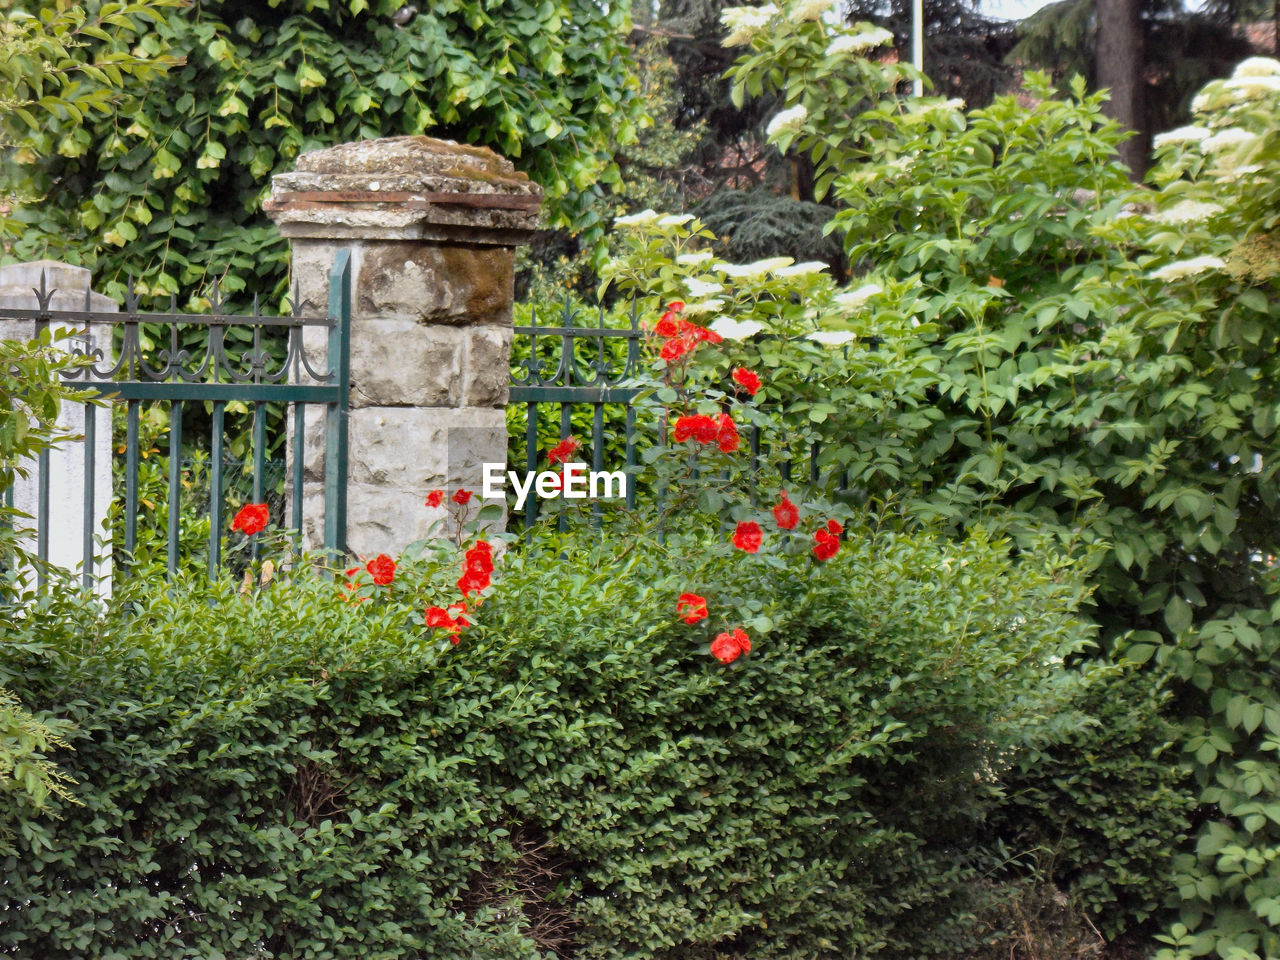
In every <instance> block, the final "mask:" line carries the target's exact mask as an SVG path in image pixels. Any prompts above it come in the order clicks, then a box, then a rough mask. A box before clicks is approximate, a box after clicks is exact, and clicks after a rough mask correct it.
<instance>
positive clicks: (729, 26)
mask: <svg viewBox="0 0 1280 960" xmlns="http://www.w3.org/2000/svg"><path fill="white" fill-rule="evenodd" d="M777 15H778V8H777V7H776V6H774V5H773V4H772V3H766V4H765V5H764V6H763V7H725V8H724V10H722V11H720V22H721V23H722V24H724V27H725V29H726V30H728V31H729V35H728V36H727V37H725V38H724V40H723V41H722V42H723V45H724V46H726V47H742V46H746V45H747V44H748V43H750V42H751V38H752V37H754V36H755V35H756V34H757V33H759V32H760V31H761V30H763V29H764V28H765V27H767V26H768V25H769V21H770V20H772V19H773V18H774V17H776V16H777Z"/></svg>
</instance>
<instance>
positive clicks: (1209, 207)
mask: <svg viewBox="0 0 1280 960" xmlns="http://www.w3.org/2000/svg"><path fill="white" fill-rule="evenodd" d="M1221 212H1222V207H1220V206H1218V205H1217V204H1216V203H1202V202H1201V201H1199V200H1180V201H1178V202H1177V203H1175V204H1174V205H1173V206H1172V207H1170V208H1169V209H1168V210H1162V211H1161V212H1160V213H1155V214H1152V215H1151V219H1152V220H1154V221H1155V222H1156V223H1174V224H1178V223H1199V222H1200V221H1202V220H1208V219H1209V218H1210V217H1212V216H1214V215H1215V214H1219V213H1221Z"/></svg>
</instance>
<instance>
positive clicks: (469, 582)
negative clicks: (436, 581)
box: [458, 570, 491, 597]
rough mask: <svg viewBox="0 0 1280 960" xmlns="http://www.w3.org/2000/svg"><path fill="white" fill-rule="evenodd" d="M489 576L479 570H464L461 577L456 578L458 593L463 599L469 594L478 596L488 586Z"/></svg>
mask: <svg viewBox="0 0 1280 960" xmlns="http://www.w3.org/2000/svg"><path fill="white" fill-rule="evenodd" d="M490 582H491V581H490V579H489V575H488V574H487V573H483V572H481V571H479V570H464V571H463V572H462V576H460V577H459V578H458V592H459V593H460V594H462V595H463V597H468V596H470V595H471V594H473V593H475V594H479V593H482V592H483V591H484V590H486V589H488V587H489V584H490Z"/></svg>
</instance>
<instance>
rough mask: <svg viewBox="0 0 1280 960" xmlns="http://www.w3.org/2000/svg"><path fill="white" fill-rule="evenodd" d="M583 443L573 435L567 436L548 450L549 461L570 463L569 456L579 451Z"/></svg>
mask: <svg viewBox="0 0 1280 960" xmlns="http://www.w3.org/2000/svg"><path fill="white" fill-rule="evenodd" d="M581 446H582V444H581V443H579V442H578V441H577V440H576V439H575V438H574V437H573V436H568V437H565V438H564V439H563V440H561V441H560V442H559V443H557V444H556V445H555V446H554V447H552V448H551V449H550V450H548V451H547V463H568V462H569V458H570V457H572V456H573V455H574V454H575V453H577V452H578V448H579V447H581Z"/></svg>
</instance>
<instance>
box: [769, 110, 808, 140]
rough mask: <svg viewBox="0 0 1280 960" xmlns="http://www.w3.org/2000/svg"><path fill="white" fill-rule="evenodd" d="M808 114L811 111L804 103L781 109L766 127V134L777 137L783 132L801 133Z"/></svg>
mask: <svg viewBox="0 0 1280 960" xmlns="http://www.w3.org/2000/svg"><path fill="white" fill-rule="evenodd" d="M808 116H809V111H808V110H806V109H805V108H804V106H803V105H799V106H795V107H792V108H791V109H790V110H783V111H780V112H779V113H777V114H776V115H775V116H774V118H773V119H772V120H770V121H769V125H768V126H767V127H765V128H764V132H765V135H766V136H768V137H776V136H778V135H779V134H781V133H799V132H800V131H801V130H802V129H803V128H804V122H805V120H806V119H807V118H808Z"/></svg>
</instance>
